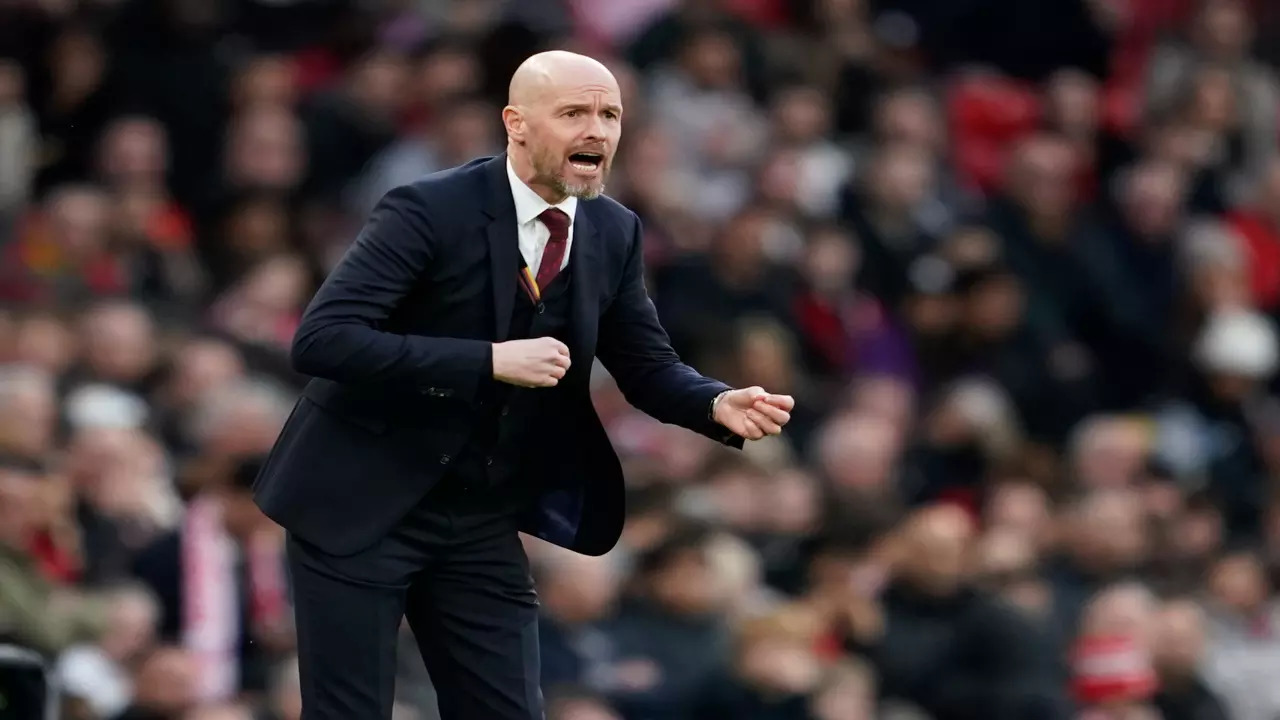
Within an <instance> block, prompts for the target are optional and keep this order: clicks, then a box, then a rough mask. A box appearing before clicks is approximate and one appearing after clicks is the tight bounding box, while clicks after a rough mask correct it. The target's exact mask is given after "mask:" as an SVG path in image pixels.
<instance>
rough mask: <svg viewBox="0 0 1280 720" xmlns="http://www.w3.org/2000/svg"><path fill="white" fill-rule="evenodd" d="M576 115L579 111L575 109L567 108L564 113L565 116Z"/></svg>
mask: <svg viewBox="0 0 1280 720" xmlns="http://www.w3.org/2000/svg"><path fill="white" fill-rule="evenodd" d="M578 115H579V112H578V111H577V110H568V111H566V112H565V114H564V116H565V117H571V118H573V117H578Z"/></svg>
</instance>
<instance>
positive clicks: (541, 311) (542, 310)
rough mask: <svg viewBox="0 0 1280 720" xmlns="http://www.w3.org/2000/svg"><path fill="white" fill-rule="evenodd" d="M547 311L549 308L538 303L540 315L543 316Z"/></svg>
mask: <svg viewBox="0 0 1280 720" xmlns="http://www.w3.org/2000/svg"><path fill="white" fill-rule="evenodd" d="M546 311H547V306H546V305H544V304H542V303H538V314H539V315H541V314H542V313H544V312H546Z"/></svg>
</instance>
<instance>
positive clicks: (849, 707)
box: [810, 668, 876, 720]
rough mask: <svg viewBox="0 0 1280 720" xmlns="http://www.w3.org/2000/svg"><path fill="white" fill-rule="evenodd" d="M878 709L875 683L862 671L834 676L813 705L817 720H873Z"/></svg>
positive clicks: (813, 701) (849, 671) (848, 671)
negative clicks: (876, 708)
mask: <svg viewBox="0 0 1280 720" xmlns="http://www.w3.org/2000/svg"><path fill="white" fill-rule="evenodd" d="M875 707H876V697H875V683H874V682H873V681H872V679H871V677H870V674H869V672H867V671H865V670H862V669H860V668H859V669H848V670H845V671H839V670H838V671H836V672H834V673H832V677H830V678H828V679H827V680H825V681H824V682H823V685H822V687H820V688H819V689H818V691H817V692H815V693H814V695H813V697H812V700H811V701H810V708H811V711H812V713H813V716H814V718H815V720H872V719H873V718H874V717H875Z"/></svg>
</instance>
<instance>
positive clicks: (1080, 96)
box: [1046, 70, 1100, 139]
mask: <svg viewBox="0 0 1280 720" xmlns="http://www.w3.org/2000/svg"><path fill="white" fill-rule="evenodd" d="M1046 95H1047V100H1048V115H1049V119H1050V122H1051V123H1052V125H1053V126H1054V127H1055V128H1056V129H1057V130H1059V131H1060V132H1062V133H1063V134H1065V135H1067V136H1068V137H1071V138H1076V139H1079V138H1089V137H1092V136H1093V135H1094V134H1095V133H1096V132H1097V129H1098V121H1099V119H1100V108H1099V96H1098V82H1097V81H1096V80H1094V79H1093V78H1092V77H1090V76H1089V75H1087V74H1085V73H1083V72H1080V71H1078V70H1062V71H1059V72H1057V73H1054V75H1053V77H1052V78H1050V79H1049V85H1048V87H1047V88H1046Z"/></svg>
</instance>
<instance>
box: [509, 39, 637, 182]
mask: <svg viewBox="0 0 1280 720" xmlns="http://www.w3.org/2000/svg"><path fill="white" fill-rule="evenodd" d="M502 122H503V125H504V126H505V128H506V131H507V152H508V156H509V157H510V159H511V163H512V166H513V167H514V168H515V171H516V174H517V175H518V176H519V177H520V179H521V180H523V181H524V182H525V184H526V185H528V186H529V187H530V188H532V189H533V191H534V192H536V193H538V195H540V196H541V197H542V198H543V199H544V200H546V201H547V202H549V203H551V204H553V205H555V204H559V203H561V202H563V201H564V200H565V198H567V197H579V198H583V199H587V200H589V199H592V198H594V197H597V196H599V195H600V194H601V193H603V192H604V182H605V180H606V179H607V177H608V174H609V169H610V167H611V165H612V163H613V155H614V152H615V151H616V150H617V146H618V139H619V137H620V136H621V134H622V92H621V90H620V89H619V88H618V81H617V79H616V78H614V76H613V73H611V72H610V71H609V69H608V68H606V67H605V66H604V65H603V64H601V63H600V62H599V61H598V60H595V59H593V58H589V57H587V56H585V55H578V54H576V53H571V52H565V51H562V50H553V51H550V52H544V53H538V54H537V55H534V56H532V57H530V58H529V59H527V60H525V61H524V62H523V63H521V65H520V67H519V68H517V69H516V72H515V74H514V75H512V77H511V85H510V88H509V91H508V105H507V107H505V108H503V110H502Z"/></svg>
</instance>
